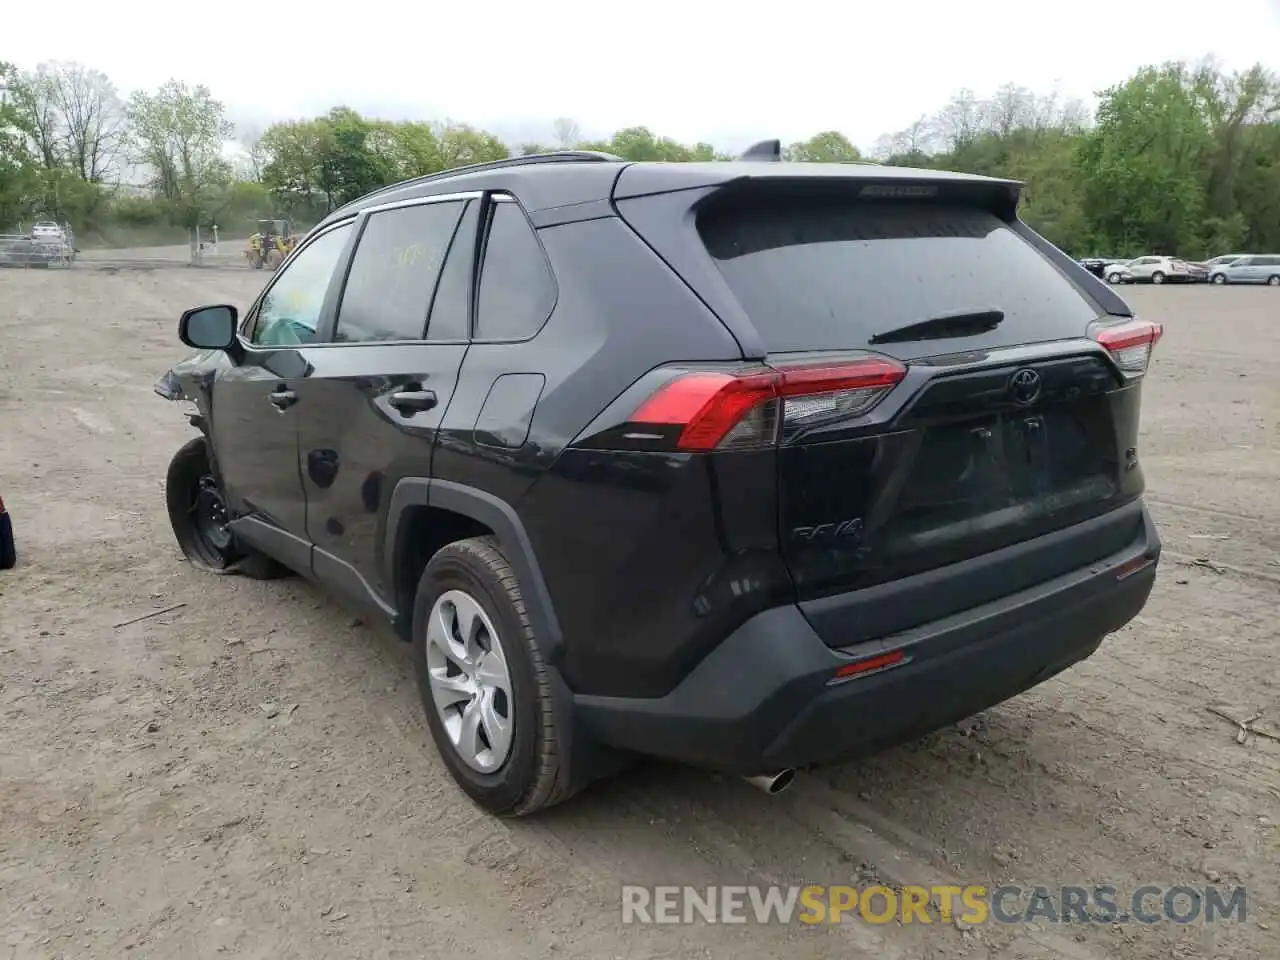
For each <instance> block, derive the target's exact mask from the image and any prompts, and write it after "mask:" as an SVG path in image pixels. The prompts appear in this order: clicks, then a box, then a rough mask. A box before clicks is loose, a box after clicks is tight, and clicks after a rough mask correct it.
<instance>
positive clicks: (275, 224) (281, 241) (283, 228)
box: [244, 220, 297, 270]
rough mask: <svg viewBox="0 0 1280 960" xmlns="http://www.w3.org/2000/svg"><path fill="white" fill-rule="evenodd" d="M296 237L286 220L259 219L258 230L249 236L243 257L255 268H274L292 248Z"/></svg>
mask: <svg viewBox="0 0 1280 960" xmlns="http://www.w3.org/2000/svg"><path fill="white" fill-rule="evenodd" d="M295 243H297V237H295V236H294V235H293V232H292V231H291V230H290V229H289V221H288V220H259V221H258V232H257V233H255V234H254V235H253V236H251V237H250V238H249V246H248V247H246V248H245V251H244V257H245V259H246V260H248V261H249V266H251V267H253V269H255V270H261V269H262V268H263V267H267V268H268V269H270V270H275V269H276V268H277V267H279V266H280V264H281V263H283V262H284V258H285V257H287V256H288V255H289V253H290V252H291V251H292V250H293V245H294V244H295Z"/></svg>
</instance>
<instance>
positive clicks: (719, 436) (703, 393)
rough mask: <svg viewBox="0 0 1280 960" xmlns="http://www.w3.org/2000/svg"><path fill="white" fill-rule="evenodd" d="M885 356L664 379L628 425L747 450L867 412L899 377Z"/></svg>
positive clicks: (694, 444) (682, 444)
mask: <svg viewBox="0 0 1280 960" xmlns="http://www.w3.org/2000/svg"><path fill="white" fill-rule="evenodd" d="M906 373H907V368H906V367H905V366H903V365H902V364H900V363H897V362H896V361H893V360H889V359H887V358H884V357H868V358H865V359H862V360H856V361H853V362H851V363H839V364H809V365H805V366H794V367H779V368H776V369H770V370H767V371H763V372H760V373H749V374H745V375H744V374H739V375H733V374H728V373H718V372H717V373H711V372H699V373H687V374H684V375H682V376H680V377H677V378H676V379H675V380H672V381H671V382H670V383H668V384H666V385H665V386H664V387H662V388H661V389H660V390H658V392H657V393H655V394H654V395H653V396H651V397H650V398H649V399H648V400H646V401H645V402H644V403H643V404H641V405H640V408H639V409H638V410H636V412H635V413H634V414H632V416H631V418H630V419H631V422H632V423H648V424H655V425H657V424H661V425H665V426H679V427H681V428H682V429H681V431H680V436H679V439H678V440H677V441H676V446H677V448H678V449H680V450H693V451H707V450H725V449H751V448H756V447H760V446H767V445H770V444H773V443H775V442H777V439H778V436H779V431H780V430H787V429H799V428H803V427H806V426H811V425H813V424H815V423H821V422H823V421H824V420H828V419H833V418H841V419H844V418H848V417H857V416H861V415H862V414H864V413H867V412H868V411H870V410H871V408H872V407H874V406H875V405H876V404H877V403H879V402H880V400H881V399H883V397H884V395H885V394H886V393H888V392H889V391H890V390H892V389H893V387H894V386H896V385H897V384H898V383H899V382H900V381H901V380H902V378H903V377H905V376H906Z"/></svg>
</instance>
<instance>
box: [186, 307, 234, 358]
mask: <svg viewBox="0 0 1280 960" xmlns="http://www.w3.org/2000/svg"><path fill="white" fill-rule="evenodd" d="M239 317H240V314H239V312H238V311H237V310H236V308H235V307H233V306H231V305H230V304H225V303H224V304H217V305H215V306H211V307H195V308H193V309H191V310H188V311H187V312H186V313H184V314H183V315H182V319H181V320H179V321H178V339H179V340H181V341H182V342H183V343H185V344H186V345H187V346H188V347H195V348H196V349H197V350H230V349H231V348H232V346H234V345H235V342H236V322H237V321H238V319H239Z"/></svg>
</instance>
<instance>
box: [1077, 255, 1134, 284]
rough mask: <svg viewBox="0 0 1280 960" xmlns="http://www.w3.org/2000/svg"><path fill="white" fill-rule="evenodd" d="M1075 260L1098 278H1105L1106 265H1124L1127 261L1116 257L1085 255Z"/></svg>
mask: <svg viewBox="0 0 1280 960" xmlns="http://www.w3.org/2000/svg"><path fill="white" fill-rule="evenodd" d="M1077 262H1078V263H1079V264H1080V266H1082V267H1084V268H1085V269H1086V270H1088V271H1089V272H1090V273H1092V274H1093V275H1094V276H1095V277H1098V278H1099V279H1105V278H1106V273H1107V267H1109V266H1111V265H1112V264H1119V265H1120V266H1124V264H1126V263H1128V261H1127V260H1123V259H1118V258H1116V257H1085V258H1084V259H1083V260H1079V261H1077Z"/></svg>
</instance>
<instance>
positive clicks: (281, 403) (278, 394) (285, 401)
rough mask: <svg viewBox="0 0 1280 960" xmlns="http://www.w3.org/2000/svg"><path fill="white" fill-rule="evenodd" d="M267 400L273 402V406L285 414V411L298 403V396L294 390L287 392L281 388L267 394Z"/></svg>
mask: <svg viewBox="0 0 1280 960" xmlns="http://www.w3.org/2000/svg"><path fill="white" fill-rule="evenodd" d="M267 399H268V400H270V401H271V404H272V406H274V407H275V408H276V409H277V410H279V411H280V412H281V413H284V411H286V410H288V409H289V408H290V407H292V406H293V405H294V404H295V403H297V402H298V395H297V394H296V393H294V392H293V391H292V390H285V389H283V388H281V389H279V390H275V391H273V392H272V393H269V394H267Z"/></svg>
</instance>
